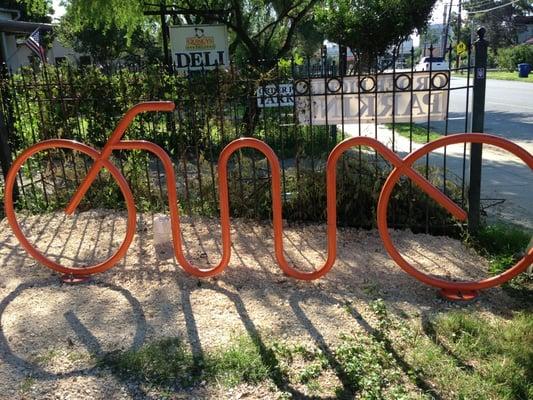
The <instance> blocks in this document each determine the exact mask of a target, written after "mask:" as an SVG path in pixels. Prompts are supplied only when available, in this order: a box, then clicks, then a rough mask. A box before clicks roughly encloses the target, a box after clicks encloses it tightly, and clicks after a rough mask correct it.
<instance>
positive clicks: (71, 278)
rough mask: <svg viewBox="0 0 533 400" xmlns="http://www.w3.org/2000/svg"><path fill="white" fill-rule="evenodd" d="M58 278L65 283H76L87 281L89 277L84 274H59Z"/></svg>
mask: <svg viewBox="0 0 533 400" xmlns="http://www.w3.org/2000/svg"><path fill="white" fill-rule="evenodd" d="M60 279H61V282H62V283H66V284H67V285H76V284H79V283H85V282H88V281H89V279H91V277H90V276H86V275H61V278H60Z"/></svg>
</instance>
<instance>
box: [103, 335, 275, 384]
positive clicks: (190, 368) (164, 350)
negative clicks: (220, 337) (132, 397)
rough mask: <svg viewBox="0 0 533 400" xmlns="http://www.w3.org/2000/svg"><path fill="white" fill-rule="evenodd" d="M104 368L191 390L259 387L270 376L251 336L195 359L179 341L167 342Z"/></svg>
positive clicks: (120, 356) (110, 360)
mask: <svg viewBox="0 0 533 400" xmlns="http://www.w3.org/2000/svg"><path fill="white" fill-rule="evenodd" d="M101 364H102V365H103V366H107V367H109V368H111V370H112V371H113V372H114V373H116V374H117V375H119V376H121V377H123V378H126V379H131V378H134V379H136V380H139V381H141V382H144V383H146V384H148V385H149V386H155V387H181V388H187V387H191V386H194V385H196V384H197V383H199V382H201V381H206V382H216V383H219V384H222V385H224V386H235V385H237V384H239V383H242V382H247V383H258V382H261V381H263V380H265V379H267V378H268V377H269V375H270V368H269V366H268V365H265V364H264V363H263V361H262V358H261V353H260V349H259V344H258V342H257V340H255V339H250V338H249V337H248V336H241V337H238V338H235V339H234V340H233V341H232V342H231V343H230V344H229V345H228V346H227V347H225V348H224V349H217V350H212V351H210V352H209V353H207V354H206V355H205V357H203V358H199V357H197V356H194V355H193V354H192V353H191V352H190V351H189V350H188V349H187V348H186V347H185V345H184V344H183V342H182V341H181V340H180V339H179V338H165V339H162V340H158V341H156V342H153V343H150V344H147V345H145V346H143V347H141V348H140V349H139V350H135V351H133V350H132V351H126V352H116V353H111V354H109V355H108V356H106V357H105V358H104V359H103V360H102V361H101Z"/></svg>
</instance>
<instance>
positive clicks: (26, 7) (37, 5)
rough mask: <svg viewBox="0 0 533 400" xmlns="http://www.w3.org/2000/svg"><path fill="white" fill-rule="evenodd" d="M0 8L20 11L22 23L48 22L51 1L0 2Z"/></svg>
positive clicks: (17, 0) (16, 0) (22, 0)
mask: <svg viewBox="0 0 533 400" xmlns="http://www.w3.org/2000/svg"><path fill="white" fill-rule="evenodd" d="M0 7H1V8H8V9H13V10H19V11H20V17H21V20H22V21H34V22H50V21H51V20H52V19H51V18H50V14H52V12H53V9H52V1H51V0H0Z"/></svg>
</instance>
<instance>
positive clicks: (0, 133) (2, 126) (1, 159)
mask: <svg viewBox="0 0 533 400" xmlns="http://www.w3.org/2000/svg"><path fill="white" fill-rule="evenodd" d="M0 74H1V75H0V79H1V82H0V85H1V86H0V90H1V93H0V96H1V100H2V104H3V105H4V107H1V108H0V166H1V167H2V173H3V175H4V182H5V179H6V177H7V172H8V171H9V168H10V167H11V154H12V153H11V146H10V144H9V123H10V121H12V118H11V116H10V115H7V116H6V115H5V114H4V111H7V112H9V111H10V109H11V107H10V105H9V97H8V96H9V94H8V93H9V90H8V86H7V85H9V77H8V72H7V67H6V65H5V64H3V65H2V66H1V71H0ZM18 193H19V192H18V186H17V183H16V182H15V186H14V188H13V198H14V199H15V201H16V200H17V199H18Z"/></svg>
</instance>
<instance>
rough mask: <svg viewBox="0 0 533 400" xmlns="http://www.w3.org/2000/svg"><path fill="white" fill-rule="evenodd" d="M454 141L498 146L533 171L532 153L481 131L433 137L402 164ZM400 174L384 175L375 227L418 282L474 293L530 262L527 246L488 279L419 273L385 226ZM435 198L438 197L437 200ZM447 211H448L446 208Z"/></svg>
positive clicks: (531, 256) (531, 253) (532, 257)
mask: <svg viewBox="0 0 533 400" xmlns="http://www.w3.org/2000/svg"><path fill="white" fill-rule="evenodd" d="M457 143H485V144H491V145H493V146H497V147H500V148H502V149H504V150H507V151H509V152H510V153H512V154H514V155H515V156H517V157H519V158H520V159H521V160H522V161H524V163H526V165H527V166H529V168H531V169H532V170H533V156H532V155H531V154H530V153H528V152H527V151H526V150H524V149H522V148H521V147H520V146H518V145H516V144H514V143H512V142H510V141H508V140H506V139H502V138H500V137H497V136H492V135H487V134H481V133H462V134H458V135H450V136H445V137H442V138H440V139H437V140H434V141H432V142H430V143H428V144H426V145H424V146H423V147H421V148H420V149H418V150H416V151H414V152H412V153H411V154H409V155H408V156H407V157H405V158H404V159H403V163H404V165H405V166H406V167H408V168H410V167H411V165H413V163H414V162H415V161H416V160H417V159H419V158H421V157H423V156H425V155H426V154H428V153H430V152H431V151H433V150H435V149H437V148H439V147H443V146H448V145H452V144H457ZM402 173H404V170H402V169H401V168H395V169H394V170H393V171H392V172H391V173H390V175H389V176H388V178H387V180H386V182H385V185H384V186H383V188H382V190H381V194H380V196H379V202H378V212H377V214H378V215H377V219H378V221H377V222H378V229H379V233H380V236H381V239H382V240H383V244H384V246H385V249H386V250H387V252H388V253H389V255H390V256H391V258H392V259H393V260H394V261H395V262H396V263H397V264H398V265H399V266H400V267H401V268H402V269H403V270H404V271H405V272H407V273H408V274H410V275H412V276H414V277H415V278H416V279H418V280H419V281H421V282H424V283H425V284H427V285H431V286H435V287H438V288H441V289H448V290H455V291H459V292H461V291H462V292H468V291H471V292H474V291H477V290H480V289H486V288H489V287H493V286H497V285H500V284H502V283H504V282H506V281H508V280H509V279H512V278H514V277H515V276H516V275H518V274H520V273H521V272H523V271H525V269H526V268H527V267H528V266H529V265H531V264H532V263H533V249H530V250H529V252H528V253H527V254H526V255H525V256H524V257H523V258H522V259H521V260H519V261H518V262H517V263H516V264H515V265H514V266H513V267H512V268H510V269H508V270H506V271H505V272H503V273H501V274H499V275H496V276H493V277H491V278H488V279H483V280H480V281H474V282H452V281H448V280H445V279H439V278H435V277H432V276H429V275H426V274H424V273H423V272H421V271H419V270H417V269H416V268H414V267H413V266H412V265H411V264H409V263H408V262H407V261H406V260H405V259H404V258H403V257H402V255H401V254H400V253H399V252H398V250H397V249H396V247H394V244H393V242H392V239H391V237H390V235H389V229H388V225H387V206H388V203H389V199H390V195H391V193H392V189H393V188H394V186H395V185H396V183H397V182H398V180H399V179H400V176H401V175H402ZM427 193H428V194H429V195H430V196H431V197H433V198H434V199H435V197H434V196H433V194H434V193H432V192H429V191H428V192H427ZM437 201H438V200H437ZM448 211H449V210H448Z"/></svg>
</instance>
